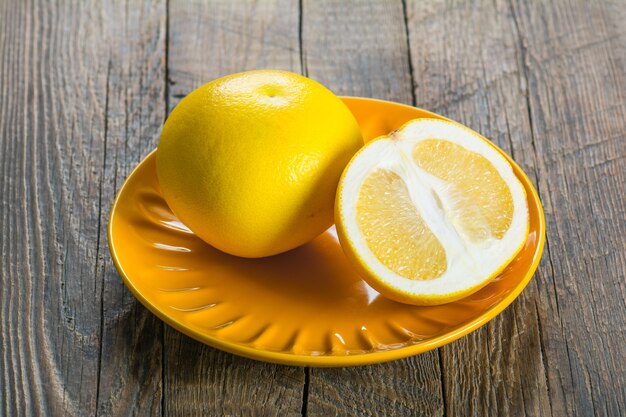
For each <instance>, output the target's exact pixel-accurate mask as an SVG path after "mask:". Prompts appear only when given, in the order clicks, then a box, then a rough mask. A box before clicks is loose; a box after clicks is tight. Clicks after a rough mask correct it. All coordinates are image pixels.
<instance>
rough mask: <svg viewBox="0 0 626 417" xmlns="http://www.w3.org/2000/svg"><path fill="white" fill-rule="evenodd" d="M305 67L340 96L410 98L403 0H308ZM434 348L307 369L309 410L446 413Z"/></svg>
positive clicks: (316, 413)
mask: <svg viewBox="0 0 626 417" xmlns="http://www.w3.org/2000/svg"><path fill="white" fill-rule="evenodd" d="M303 3H304V4H303V9H302V56H303V63H304V65H305V67H304V68H303V69H304V72H305V73H306V74H307V75H309V76H310V77H311V78H313V79H316V80H318V81H320V82H322V83H323V84H325V85H326V86H328V87H329V88H330V89H331V90H333V91H334V92H335V93H337V94H345V95H356V96H366V97H376V98H381V99H387V100H394V101H398V102H403V103H407V104H411V103H412V102H413V94H412V81H411V72H410V62H409V54H408V43H407V38H406V31H405V26H404V12H403V5H402V3H401V2H400V1H387V2H370V3H357V4H352V5H348V4H346V3H345V2H341V1H332V0H330V1H305V2H303ZM440 376H441V375H440V369H439V358H438V355H437V352H436V351H434V352H428V353H425V354H422V355H419V356H416V357H413V358H409V359H405V360H402V361H397V362H392V363H387V364H381V365H376V366H367V367H358V368H344V369H316V368H312V369H310V378H309V384H308V389H307V390H308V399H307V403H306V407H305V408H304V410H303V411H304V412H305V413H306V415H310V416H331V415H358V416H370V415H407V416H408V415H410V416H418V415H423V416H435V415H442V414H443V401H442V395H441V393H442V391H441V390H442V387H441V379H440Z"/></svg>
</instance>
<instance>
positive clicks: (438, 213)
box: [356, 139, 514, 280]
mask: <svg viewBox="0 0 626 417" xmlns="http://www.w3.org/2000/svg"><path fill="white" fill-rule="evenodd" d="M399 173H400V174H399ZM407 183H408V184H409V185H407ZM513 210H514V203H513V196H512V194H511V192H510V190H509V187H508V185H507V183H506V182H505V180H504V179H503V178H502V177H501V176H500V174H499V172H498V170H497V169H496V167H494V165H493V164H492V163H491V162H490V161H489V160H488V159H487V158H485V157H484V156H482V155H481V154H479V153H476V152H473V151H470V150H468V149H466V148H464V147H463V146H461V145H458V144H456V143H453V142H451V141H448V140H443V139H425V140H421V141H419V142H417V143H416V144H415V146H414V147H413V149H412V154H411V155H410V157H409V156H408V155H406V157H404V158H402V163H401V167H399V168H398V167H396V168H395V169H393V170H392V169H387V168H385V167H378V168H375V169H374V170H373V171H372V172H370V173H369V174H367V176H366V177H365V179H364V180H363V182H362V184H361V187H360V189H359V192H358V199H357V205H356V215H357V225H358V227H359V229H360V230H361V233H362V234H363V236H364V238H365V242H366V244H367V246H368V247H369V249H370V251H371V252H372V254H373V255H374V256H375V257H376V258H377V259H378V260H379V261H380V262H381V263H382V264H384V265H385V266H386V267H387V268H389V269H391V270H392V271H393V272H395V273H396V274H398V275H400V276H402V277H404V278H408V279H411V280H431V279H434V278H438V277H440V276H441V275H443V274H444V273H445V272H446V270H447V269H448V265H449V261H450V259H449V256H450V254H449V253H448V255H446V249H444V245H442V242H441V240H440V239H441V238H442V237H444V238H445V239H446V241H448V240H450V242H452V243H449V244H448V245H447V246H448V248H450V247H453V248H454V247H456V248H457V249H458V251H463V252H464V250H463V248H464V247H467V246H473V245H480V244H481V243H483V242H487V241H491V240H493V239H496V240H500V239H502V238H503V236H504V235H505V234H506V232H507V231H508V230H509V228H510V226H511V222H512V219H513ZM458 251H455V252H458Z"/></svg>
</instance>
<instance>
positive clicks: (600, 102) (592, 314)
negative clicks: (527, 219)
mask: <svg viewBox="0 0 626 417" xmlns="http://www.w3.org/2000/svg"><path fill="white" fill-rule="evenodd" d="M546 6H547V5H545V4H542V3H540V2H517V1H514V2H513V4H512V13H513V16H514V18H515V21H516V24H517V28H518V33H519V37H520V43H521V49H522V56H523V62H524V71H525V76H526V78H527V83H528V106H529V112H530V113H529V115H530V122H531V127H532V134H533V136H532V138H533V146H534V148H535V151H536V159H537V174H538V178H539V184H538V185H539V191H540V193H541V195H542V197H543V202H544V205H545V206H546V217H547V221H548V253H547V256H548V261H549V262H548V264H549V267H550V273H549V274H545V275H542V276H540V278H541V280H540V284H541V285H540V290H541V291H540V300H541V302H540V303H538V304H539V314H540V322H541V325H542V329H543V333H542V341H543V345H544V347H545V353H546V372H547V379H548V387H549V390H550V394H551V398H550V399H551V402H552V403H553V411H554V415H563V414H568V415H581V416H582V415H599V416H617V415H625V414H626V372H624V369H626V345H625V344H624V340H625V339H626V308H625V306H626V301H625V300H626V288H625V287H624V282H625V281H626V279H625V278H626V221H625V219H626V215H625V214H626V192H625V184H626V100H625V98H626V96H625V93H626V71H625V68H626V65H624V64H625V63H626V31H625V30H624V25H623V22H624V19H625V18H626V8H624V5H623V3H622V2H599V3H589V2H584V1H574V2H571V3H567V2H557V3H556V4H553V5H550V6H549V8H547V7H546Z"/></svg>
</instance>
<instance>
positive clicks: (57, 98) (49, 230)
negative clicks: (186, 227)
mask: <svg viewBox="0 0 626 417" xmlns="http://www.w3.org/2000/svg"><path fill="white" fill-rule="evenodd" d="M0 7H1V8H2V12H1V13H0V20H1V23H0V31H1V33H2V35H1V36H0V44H1V46H0V48H1V50H2V54H1V55H0V62H1V64H0V65H1V68H2V70H1V72H0V79H1V93H0V94H1V99H0V100H1V102H0V108H1V114H2V117H1V118H0V132H1V134H0V142H1V146H0V149H2V151H1V152H2V153H1V157H0V160H1V161H2V162H1V164H2V165H1V166H0V170H1V171H2V174H3V175H2V177H1V178H0V187H1V190H2V196H3V197H2V198H0V201H1V202H2V216H1V217H0V231H1V234H0V247H1V248H2V249H1V250H2V259H3V261H2V264H1V270H2V274H1V280H2V283H1V285H0V300H1V309H2V310H1V313H0V317H1V319H0V322H1V327H0V345H1V346H2V354H1V359H0V375H1V376H0V378H1V380H0V397H1V398H0V415H7V416H9V415H10V416H19V415H46V416H48V415H49V416H55V415H59V416H61V415H97V414H98V413H99V412H100V413H101V414H105V415H111V414H117V415H126V414H134V415H155V414H160V404H161V395H160V393H161V384H160V380H161V367H160V358H161V354H160V352H161V341H160V333H161V324H160V323H159V322H158V321H157V320H155V319H154V318H153V316H152V315H151V314H148V313H147V312H146V311H145V310H144V309H143V307H141V306H140V305H139V303H138V302H137V301H135V300H134V299H133V298H132V297H131V296H130V295H129V294H128V292H127V291H126V290H125V288H124V287H123V284H122V283H121V281H120V279H119V276H118V275H117V273H116V272H115V268H114V267H113V265H112V263H111V261H110V257H109V256H108V249H107V244H106V221H107V216H108V210H109V207H110V204H111V202H112V199H113V196H114V192H115V190H116V189H117V188H118V187H119V185H120V184H121V181H122V180H123V179H124V176H125V175H126V174H127V173H128V172H129V170H130V169H131V168H132V167H133V165H134V164H135V163H136V162H137V161H139V159H140V158H141V157H142V156H143V155H144V154H145V153H146V152H147V151H148V150H149V149H150V148H151V147H152V146H154V143H155V140H154V139H155V138H154V136H155V134H156V132H157V131H158V129H159V126H160V125H161V123H162V121H163V116H164V111H165V107H164V100H163V86H164V61H163V60H162V56H163V55H162V53H163V46H164V43H163V41H164V25H163V23H164V19H163V17H164V14H163V11H164V9H163V3H162V2H144V4H143V6H142V7H140V8H137V9H133V10H129V9H128V8H126V7H125V5H124V4H122V3H119V2H118V3H111V4H109V5H107V6H106V7H104V6H103V7H101V6H100V5H99V4H97V3H96V2H93V3H91V4H90V3H89V2H80V3H75V2H71V3H69V2H61V3H58V4H55V5H54V6H52V5H50V4H48V3H47V2H36V1H28V2H1V3H0ZM128 364H130V365H128Z"/></svg>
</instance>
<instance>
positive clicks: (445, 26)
mask: <svg viewBox="0 0 626 417" xmlns="http://www.w3.org/2000/svg"><path fill="white" fill-rule="evenodd" d="M469 22H471V24H469ZM408 27H409V39H410V45H411V55H412V61H413V67H414V77H415V80H416V98H417V105H418V106H420V107H424V108H428V109H433V110H434V111H436V112H438V113H441V114H443V115H445V116H448V117H450V118H452V119H454V120H457V121H459V122H461V123H463V124H465V125H467V126H469V127H471V128H473V129H475V130H476V131H478V132H480V133H482V134H483V135H485V136H486V137H487V138H489V139H491V140H493V141H494V142H495V143H496V144H497V145H498V146H500V147H501V148H502V149H504V150H505V151H506V152H507V153H508V154H509V155H511V156H512V157H513V158H514V159H515V160H516V161H517V162H518V164H520V166H521V167H522V169H524V170H525V171H526V172H527V173H529V175H530V177H531V179H532V180H533V181H534V182H535V183H536V181H537V175H536V172H535V171H536V169H535V168H536V167H535V157H536V156H535V152H534V150H533V147H532V131H531V127H530V122H529V117H528V110H527V100H526V85H525V78H524V71H523V64H522V55H521V50H520V44H519V39H518V36H517V33H516V30H515V21H514V20H513V18H512V15H511V10H510V6H509V5H508V4H507V3H505V2H502V1H499V2H498V1H496V2H493V1H477V2H472V3H468V2H462V1H456V2H445V1H438V2H427V3H426V2H411V3H410V4H409V5H408ZM547 259H548V257H547V256H546V257H545V258H544V261H543V263H542V264H541V266H540V269H539V274H544V275H545V273H546V271H549V265H548V262H547ZM536 299H537V285H536V282H531V284H530V285H529V287H528V288H526V290H525V291H524V292H523V293H522V295H521V296H520V297H519V298H518V300H516V301H515V302H514V304H513V305H512V306H511V307H509V308H508V309H507V310H505V312H504V313H503V314H501V315H499V316H498V317H496V318H495V319H494V320H493V321H491V322H490V323H489V324H488V325H487V326H484V327H483V328H481V329H479V330H478V331H476V332H474V333H472V334H470V335H468V336H467V337H465V338H463V339H461V340H459V341H457V342H455V343H452V344H451V345H448V346H444V347H443V348H441V358H442V364H443V374H444V386H445V403H446V412H447V414H449V415H463V416H471V415H473V416H483V415H498V416H507V415H512V416H517V415H532V416H539V415H550V414H551V409H550V403H549V399H548V388H547V383H546V379H545V364H544V362H543V357H542V351H541V344H540V327H539V322H538V316H537V307H536Z"/></svg>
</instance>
